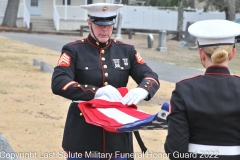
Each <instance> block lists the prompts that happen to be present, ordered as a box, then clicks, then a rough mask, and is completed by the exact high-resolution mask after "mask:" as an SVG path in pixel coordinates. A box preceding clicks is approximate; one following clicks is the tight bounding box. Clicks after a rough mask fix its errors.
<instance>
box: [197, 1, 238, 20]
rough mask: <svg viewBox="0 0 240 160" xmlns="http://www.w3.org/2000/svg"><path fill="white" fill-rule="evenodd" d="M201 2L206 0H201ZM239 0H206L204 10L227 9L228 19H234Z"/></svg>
mask: <svg viewBox="0 0 240 160" xmlns="http://www.w3.org/2000/svg"><path fill="white" fill-rule="evenodd" d="M199 1H200V2H202V1H204V0H199ZM237 2H238V0H237V1H236V0H205V3H206V5H205V6H204V11H208V10H219V11H221V12H222V11H225V13H226V19H227V20H234V19H235V14H236V6H237V4H238V3H237Z"/></svg>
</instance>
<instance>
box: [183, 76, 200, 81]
mask: <svg viewBox="0 0 240 160" xmlns="http://www.w3.org/2000/svg"><path fill="white" fill-rule="evenodd" d="M201 76H202V75H197V76H194V77H190V78H186V79H182V80H181V81H179V82H183V81H186V80H190V79H194V78H198V77H201Z"/></svg>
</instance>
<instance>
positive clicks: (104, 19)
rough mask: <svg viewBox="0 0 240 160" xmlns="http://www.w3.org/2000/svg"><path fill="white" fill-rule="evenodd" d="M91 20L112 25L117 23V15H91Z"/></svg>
mask: <svg viewBox="0 0 240 160" xmlns="http://www.w3.org/2000/svg"><path fill="white" fill-rule="evenodd" d="M89 18H90V20H91V21H92V23H94V24H96V25H98V26H111V25H114V24H115V23H116V16H112V17H93V16H90V15H89Z"/></svg>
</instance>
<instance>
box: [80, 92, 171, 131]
mask: <svg viewBox="0 0 240 160" xmlns="http://www.w3.org/2000/svg"><path fill="white" fill-rule="evenodd" d="M118 90H119V92H120V93H121V94H122V96H124V95H125V94H126V93H127V91H128V90H127V88H119V89H118ZM78 107H79V109H80V110H81V112H82V113H83V116H84V118H85V120H86V122H87V123H90V124H93V125H96V126H99V127H102V128H104V129H105V130H107V131H109V132H132V131H136V130H160V129H167V122H166V117H167V115H168V114H169V104H168V103H167V102H165V103H164V104H163V105H162V107H161V109H160V111H159V112H158V113H156V114H150V113H147V112H144V111H142V110H139V109H138V108H137V106H136V105H134V104H132V105H123V104H122V103H121V102H120V101H113V100H110V99H109V98H108V97H107V96H101V97H98V98H95V99H93V100H90V101H86V102H80V103H79V104H78Z"/></svg>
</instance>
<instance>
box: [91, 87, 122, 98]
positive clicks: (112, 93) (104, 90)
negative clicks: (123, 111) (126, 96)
mask: <svg viewBox="0 0 240 160" xmlns="http://www.w3.org/2000/svg"><path fill="white" fill-rule="evenodd" d="M103 95H106V96H107V97H108V98H109V99H111V100H121V99H122V96H121V94H120V92H119V91H118V90H117V89H116V88H115V87H113V86H111V85H107V86H104V87H101V88H99V89H98V90H97V92H96V93H95V96H94V98H96V97H100V96H103Z"/></svg>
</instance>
